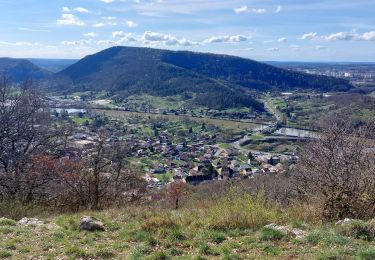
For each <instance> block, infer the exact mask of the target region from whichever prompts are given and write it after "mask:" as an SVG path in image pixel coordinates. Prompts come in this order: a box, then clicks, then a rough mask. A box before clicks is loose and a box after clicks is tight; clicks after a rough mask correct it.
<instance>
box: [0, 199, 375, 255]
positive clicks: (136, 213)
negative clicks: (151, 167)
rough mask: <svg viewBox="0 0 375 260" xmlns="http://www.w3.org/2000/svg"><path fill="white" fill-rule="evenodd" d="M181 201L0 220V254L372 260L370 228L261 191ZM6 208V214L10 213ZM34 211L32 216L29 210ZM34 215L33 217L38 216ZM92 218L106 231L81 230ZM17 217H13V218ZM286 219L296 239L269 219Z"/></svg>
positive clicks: (374, 250) (374, 246)
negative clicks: (267, 197)
mask: <svg viewBox="0 0 375 260" xmlns="http://www.w3.org/2000/svg"><path fill="white" fill-rule="evenodd" d="M229 197H230V199H229V198H224V199H221V200H216V201H214V200H209V199H206V200H200V202H198V201H195V202H194V205H192V204H191V203H190V202H186V203H185V205H184V206H183V207H182V208H180V209H179V210H172V209H170V207H169V206H168V205H164V207H162V208H160V207H155V206H154V207H136V206H132V207H129V208H123V209H112V210H106V211H103V212H99V211H97V212H89V211H88V212H81V213H76V214H62V215H50V216H42V218H41V219H42V220H44V221H45V224H44V225H39V226H16V224H15V223H16V222H15V221H12V220H9V219H1V220H0V233H1V236H0V257H1V258H12V259H32V258H38V259H275V258H281V259H352V258H353V259H354V258H356V259H374V258H375V242H374V241H373V238H374V232H375V226H374V225H373V224H371V222H369V223H370V224H366V223H365V222H362V221H357V222H353V223H352V224H350V225H348V226H347V227H343V226H340V225H335V224H333V223H324V224H323V223H322V222H321V221H320V220H319V218H318V214H317V212H319V209H316V208H311V207H304V208H303V207H296V206H295V207H289V208H287V209H283V210H281V208H279V207H277V206H275V205H268V204H267V203H266V202H265V201H264V199H263V198H262V196H258V197H256V198H250V197H249V196H240V197H238V196H233V197H231V196H229ZM8 213H11V211H8ZM30 214H31V213H30ZM40 214H41V213H37V214H36V215H37V216H38V215H40ZM84 215H92V216H95V217H97V218H98V219H100V220H102V221H103V222H104V224H105V226H106V231H103V232H99V231H98V232H88V231H82V230H79V220H80V218H81V217H82V216H84ZM13 217H14V216H13ZM270 223H279V224H288V225H291V226H293V227H295V228H298V229H301V230H304V231H306V232H307V235H306V236H305V237H303V238H295V237H293V236H292V235H290V234H286V233H284V232H281V231H277V230H273V229H270V228H265V227H264V226H265V225H266V224H270Z"/></svg>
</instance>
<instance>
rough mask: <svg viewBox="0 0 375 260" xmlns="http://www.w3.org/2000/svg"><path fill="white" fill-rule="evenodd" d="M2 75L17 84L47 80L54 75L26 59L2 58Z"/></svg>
mask: <svg viewBox="0 0 375 260" xmlns="http://www.w3.org/2000/svg"><path fill="white" fill-rule="evenodd" d="M0 74H6V75H8V76H10V77H11V78H12V80H13V81H14V82H16V83H19V82H22V81H25V80H28V79H32V80H35V81H38V80H41V79H45V78H47V77H48V76H50V75H51V74H52V73H50V72H48V71H46V70H43V69H41V68H39V67H38V66H36V65H34V64H33V63H31V62H30V61H28V60H25V59H12V58H0Z"/></svg>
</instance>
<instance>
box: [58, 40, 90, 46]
mask: <svg viewBox="0 0 375 260" xmlns="http://www.w3.org/2000/svg"><path fill="white" fill-rule="evenodd" d="M91 43H92V41H91V40H79V41H62V42H61V44H62V45H66V46H87V45H90V44H91Z"/></svg>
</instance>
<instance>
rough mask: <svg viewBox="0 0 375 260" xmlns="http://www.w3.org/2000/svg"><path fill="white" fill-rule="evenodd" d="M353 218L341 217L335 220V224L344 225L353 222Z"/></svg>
mask: <svg viewBox="0 0 375 260" xmlns="http://www.w3.org/2000/svg"><path fill="white" fill-rule="evenodd" d="M354 221H355V220H354V219H351V218H346V219H343V220H339V221H337V222H336V225H341V226H345V225H350V224H351V223H353V222H354Z"/></svg>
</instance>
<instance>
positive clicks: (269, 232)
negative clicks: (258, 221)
mask: <svg viewBox="0 0 375 260" xmlns="http://www.w3.org/2000/svg"><path fill="white" fill-rule="evenodd" d="M286 236H287V234H285V233H284V232H281V231H280V230H276V229H273V228H267V227H264V228H262V230H261V231H260V240H262V241H272V240H281V239H283V238H284V237H286Z"/></svg>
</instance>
